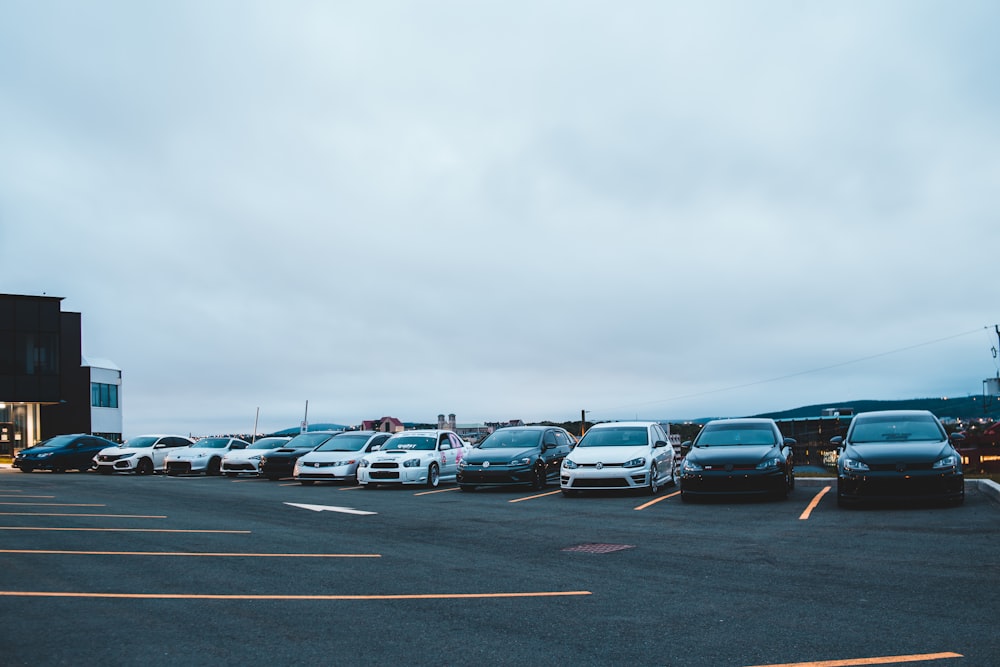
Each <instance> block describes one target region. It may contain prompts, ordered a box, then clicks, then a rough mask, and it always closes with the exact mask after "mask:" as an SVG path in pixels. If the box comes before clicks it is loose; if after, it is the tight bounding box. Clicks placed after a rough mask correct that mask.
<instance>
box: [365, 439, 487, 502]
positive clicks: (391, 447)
mask: <svg viewBox="0 0 1000 667" xmlns="http://www.w3.org/2000/svg"><path fill="white" fill-rule="evenodd" d="M468 451H469V444H468V443H467V442H465V441H464V440H462V439H461V438H459V437H458V435H456V434H455V433H453V432H452V431H448V430H441V429H427V430H420V431H402V432H401V433H396V434H395V435H393V436H392V437H391V438H389V439H388V440H386V441H385V443H384V444H383V445H382V447H381V449H379V450H378V451H376V452H373V453H371V454H368V455H366V456H365V457H363V458H362V459H361V461H360V462H359V463H358V484H360V485H362V486H364V487H365V488H368V489H371V488H374V487H375V486H376V485H378V484H424V485H426V486H429V487H436V486H438V485H439V484H440V483H441V482H446V481H451V480H454V479H455V475H456V474H457V473H458V462H459V461H461V460H462V459H463V458H464V457H465V455H466V453H467V452H468Z"/></svg>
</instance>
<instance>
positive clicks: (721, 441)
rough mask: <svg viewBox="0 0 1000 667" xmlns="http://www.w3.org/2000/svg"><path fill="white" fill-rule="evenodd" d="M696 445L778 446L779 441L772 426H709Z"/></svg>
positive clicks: (703, 430)
mask: <svg viewBox="0 0 1000 667" xmlns="http://www.w3.org/2000/svg"><path fill="white" fill-rule="evenodd" d="M694 444H695V446H697V447H731V446H734V445H776V444H778V440H777V437H776V436H775V433H774V427H772V426H771V425H770V424H707V425H706V426H705V428H703V429H702V430H701V433H699V434H698V439H697V440H695V443H694Z"/></svg>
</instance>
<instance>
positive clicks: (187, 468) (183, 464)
mask: <svg viewBox="0 0 1000 667" xmlns="http://www.w3.org/2000/svg"><path fill="white" fill-rule="evenodd" d="M167 470H168V471H170V472H191V462H190V461H170V462H169V463H167Z"/></svg>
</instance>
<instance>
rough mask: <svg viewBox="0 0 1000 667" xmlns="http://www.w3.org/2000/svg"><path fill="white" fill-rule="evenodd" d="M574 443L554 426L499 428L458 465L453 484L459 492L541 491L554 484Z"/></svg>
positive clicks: (571, 438) (571, 437) (567, 434)
mask: <svg viewBox="0 0 1000 667" xmlns="http://www.w3.org/2000/svg"><path fill="white" fill-rule="evenodd" d="M575 443H576V441H575V440H574V439H573V436H571V435H570V434H569V433H567V432H566V431H565V430H563V429H561V428H558V427H554V426H511V427H507V428H501V429H499V430H497V431H494V432H493V433H491V434H490V435H489V436H487V437H486V438H485V439H484V440H483V441H482V442H480V443H479V444H477V445H476V446H475V447H473V448H472V450H471V451H470V452H469V453H468V454H466V456H465V457H464V458H463V459H462V460H461V461H459V463H458V475H457V477H456V481H457V482H458V486H459V488H460V489H462V490H463V491H473V490H475V488H476V487H477V486H506V485H511V484H528V485H531V486H533V487H534V488H536V489H543V488H545V487H546V485H548V483H549V482H554V483H558V481H559V466H560V465H562V460H563V459H564V458H565V457H566V455H567V454H569V452H570V450H571V449H572V448H573V445H574V444H575Z"/></svg>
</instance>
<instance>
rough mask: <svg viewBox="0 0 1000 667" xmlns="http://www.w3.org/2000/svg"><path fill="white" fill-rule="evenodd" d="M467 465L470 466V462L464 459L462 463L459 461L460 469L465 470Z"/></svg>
mask: <svg viewBox="0 0 1000 667" xmlns="http://www.w3.org/2000/svg"><path fill="white" fill-rule="evenodd" d="M467 465H469V462H468V461H466V460H465V459H462V460H461V461H459V462H458V467H459V468H464V467H466V466H467Z"/></svg>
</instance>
